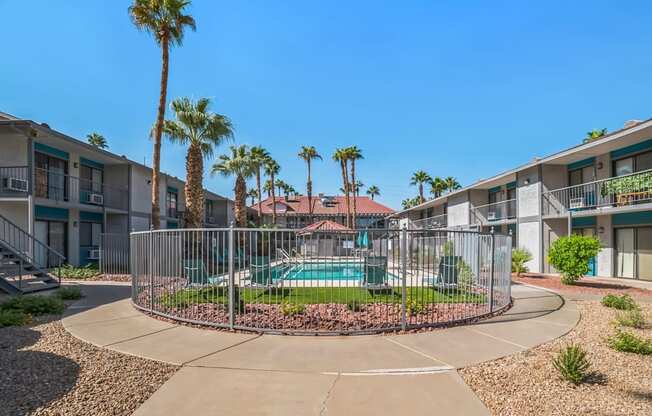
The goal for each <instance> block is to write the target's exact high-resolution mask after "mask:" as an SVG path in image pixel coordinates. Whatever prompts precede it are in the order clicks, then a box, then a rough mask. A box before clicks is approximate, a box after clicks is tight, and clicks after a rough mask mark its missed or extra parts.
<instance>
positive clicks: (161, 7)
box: [128, 0, 196, 229]
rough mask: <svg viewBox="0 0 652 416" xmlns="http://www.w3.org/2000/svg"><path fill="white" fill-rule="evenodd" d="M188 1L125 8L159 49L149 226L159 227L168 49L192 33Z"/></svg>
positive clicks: (152, 0) (153, 0) (137, 0)
mask: <svg viewBox="0 0 652 416" xmlns="http://www.w3.org/2000/svg"><path fill="white" fill-rule="evenodd" d="M188 5H190V1H188V0H134V3H133V4H132V5H131V6H129V9H128V10H129V16H130V17H131V21H132V22H133V24H134V25H135V26H136V27H137V28H138V30H144V31H146V32H149V33H150V34H151V35H152V36H154V40H155V41H156V44H157V45H158V46H159V47H160V48H161V54H162V55H161V61H162V64H161V87H160V91H159V97H158V111H157V114H156V124H155V125H154V130H153V132H152V138H153V139H154V150H153V154H152V227H153V228H154V229H158V228H159V226H160V215H161V212H160V203H159V195H160V192H159V182H160V171H161V135H162V134H163V120H164V119H165V103H166V100H167V88H168V68H169V63H170V57H169V54H170V46H175V45H177V46H181V44H182V43H183V35H184V31H185V29H186V28H190V29H192V30H193V31H194V30H196V25H195V19H193V17H192V16H190V15H188V14H184V12H185V8H186V6H188Z"/></svg>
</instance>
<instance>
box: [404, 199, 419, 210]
mask: <svg viewBox="0 0 652 416" xmlns="http://www.w3.org/2000/svg"><path fill="white" fill-rule="evenodd" d="M420 203H421V197H419V196H415V197H414V198H407V199H404V200H403V201H401V206H402V207H403V209H409V208H412V207H415V206H417V205H419V204H420Z"/></svg>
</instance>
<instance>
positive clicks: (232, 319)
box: [229, 222, 235, 329]
mask: <svg viewBox="0 0 652 416" xmlns="http://www.w3.org/2000/svg"><path fill="white" fill-rule="evenodd" d="M233 233H234V231H233V222H231V225H230V226H229V328H231V329H233V327H234V325H235V270H234V261H233V251H234V250H235V247H234V244H233V237H234V235H233Z"/></svg>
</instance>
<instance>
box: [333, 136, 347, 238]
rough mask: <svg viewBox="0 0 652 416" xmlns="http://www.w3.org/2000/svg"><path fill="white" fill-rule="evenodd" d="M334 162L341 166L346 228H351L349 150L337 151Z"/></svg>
mask: <svg viewBox="0 0 652 416" xmlns="http://www.w3.org/2000/svg"><path fill="white" fill-rule="evenodd" d="M333 160H334V161H336V162H338V163H339V164H340V171H341V172H342V184H343V189H344V199H345V201H346V226H347V227H349V228H350V227H351V200H350V198H349V184H350V183H349V169H348V161H349V155H348V152H347V149H335V153H333Z"/></svg>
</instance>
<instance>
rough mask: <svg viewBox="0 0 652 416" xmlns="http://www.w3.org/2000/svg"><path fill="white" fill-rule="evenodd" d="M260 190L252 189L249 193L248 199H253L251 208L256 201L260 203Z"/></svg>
mask: <svg viewBox="0 0 652 416" xmlns="http://www.w3.org/2000/svg"><path fill="white" fill-rule="evenodd" d="M258 195H260V194H259V193H258V189H256V188H251V189H249V190H248V191H247V198H251V206H252V207H253V206H254V204H255V203H256V199H258V200H259V201H260V198H258Z"/></svg>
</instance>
